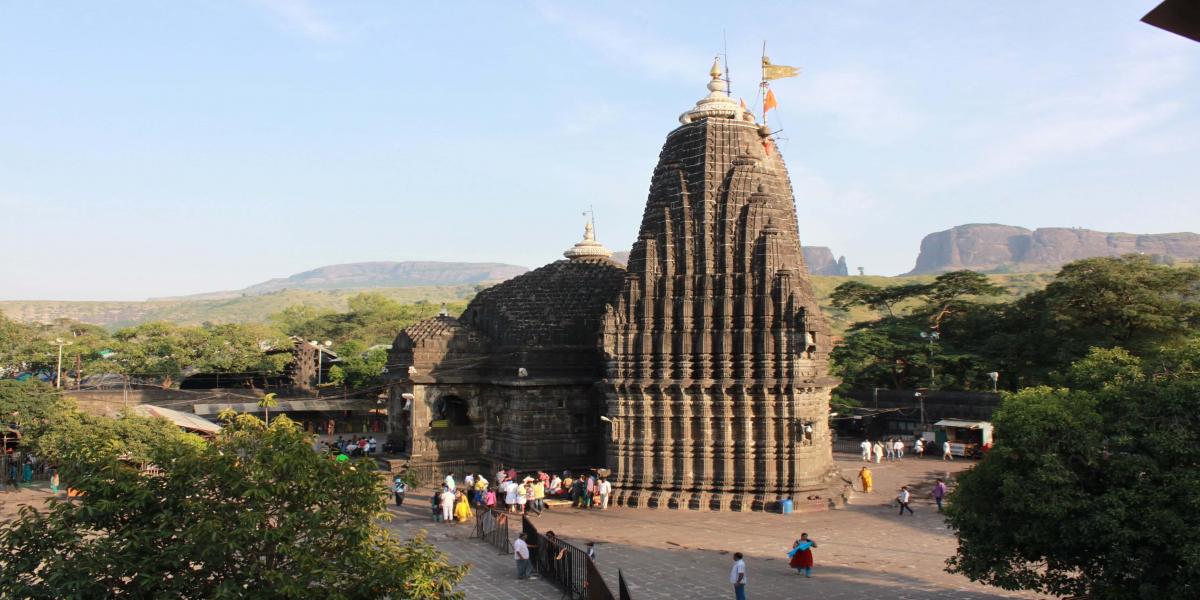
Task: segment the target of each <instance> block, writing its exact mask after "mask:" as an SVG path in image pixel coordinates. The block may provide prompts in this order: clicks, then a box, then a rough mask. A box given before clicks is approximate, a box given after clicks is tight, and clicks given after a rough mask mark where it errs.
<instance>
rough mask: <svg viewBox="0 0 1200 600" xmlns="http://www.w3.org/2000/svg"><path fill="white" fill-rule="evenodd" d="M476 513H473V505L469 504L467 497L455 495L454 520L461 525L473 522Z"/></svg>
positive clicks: (460, 494) (461, 494)
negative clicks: (472, 518)
mask: <svg viewBox="0 0 1200 600" xmlns="http://www.w3.org/2000/svg"><path fill="white" fill-rule="evenodd" d="M473 516H475V513H473V512H471V503H470V502H467V495H466V494H464V493H462V492H458V493H456V494H455V495H454V519H455V520H456V521H458V522H459V523H466V522H467V521H469V520H471V517H473Z"/></svg>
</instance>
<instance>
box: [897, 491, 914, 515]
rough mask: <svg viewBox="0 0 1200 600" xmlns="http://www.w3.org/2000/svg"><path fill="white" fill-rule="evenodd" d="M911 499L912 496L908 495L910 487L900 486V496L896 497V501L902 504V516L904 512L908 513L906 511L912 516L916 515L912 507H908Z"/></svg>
mask: <svg viewBox="0 0 1200 600" xmlns="http://www.w3.org/2000/svg"><path fill="white" fill-rule="evenodd" d="M909 498H910V496H909V493H908V486H907V485H904V486H900V495H899V496H896V501H897V502H899V503H900V514H901V515H903V514H904V511H906V510H907V511H908V514H910V515H915V514H916V513H914V512H913V509H912V507H911V506H909V505H908V500H909Z"/></svg>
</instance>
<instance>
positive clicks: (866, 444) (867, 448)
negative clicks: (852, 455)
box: [858, 440, 871, 462]
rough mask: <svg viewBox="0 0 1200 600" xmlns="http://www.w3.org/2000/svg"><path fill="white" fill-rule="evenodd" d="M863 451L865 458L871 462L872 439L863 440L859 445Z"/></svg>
mask: <svg viewBox="0 0 1200 600" xmlns="http://www.w3.org/2000/svg"><path fill="white" fill-rule="evenodd" d="M858 446H859V447H860V448H862V451H863V460H865V461H867V462H871V440H863V443H861V444H859V445H858Z"/></svg>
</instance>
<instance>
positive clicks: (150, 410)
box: [133, 404, 221, 433]
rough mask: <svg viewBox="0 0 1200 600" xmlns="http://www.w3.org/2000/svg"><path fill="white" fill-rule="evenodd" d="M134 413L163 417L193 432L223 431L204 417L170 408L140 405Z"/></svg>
mask: <svg viewBox="0 0 1200 600" xmlns="http://www.w3.org/2000/svg"><path fill="white" fill-rule="evenodd" d="M133 412H135V413H137V414H139V415H142V416H144V417H161V418H163V419H166V420H168V421H170V422H172V423H174V424H175V425H176V426H177V427H182V428H183V429H190V430H192V431H199V432H202V433H217V432H218V431H221V426H220V425H217V424H216V423H213V422H212V421H209V420H208V419H205V418H203V417H199V416H196V415H193V414H189V413H185V412H180V411H177V410H171V409H169V408H163V407H161V406H154V405H153V404H139V405H137V406H134V407H133Z"/></svg>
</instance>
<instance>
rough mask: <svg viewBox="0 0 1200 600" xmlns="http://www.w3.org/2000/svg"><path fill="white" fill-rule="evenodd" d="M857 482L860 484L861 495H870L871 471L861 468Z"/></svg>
mask: <svg viewBox="0 0 1200 600" xmlns="http://www.w3.org/2000/svg"><path fill="white" fill-rule="evenodd" d="M858 480H859V481H861V482H862V486H863V493H865V494H870V493H871V484H872V483H873V480H872V478H871V470H870V469H868V468H866V467H863V468H862V470H861V471H859V472H858Z"/></svg>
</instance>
